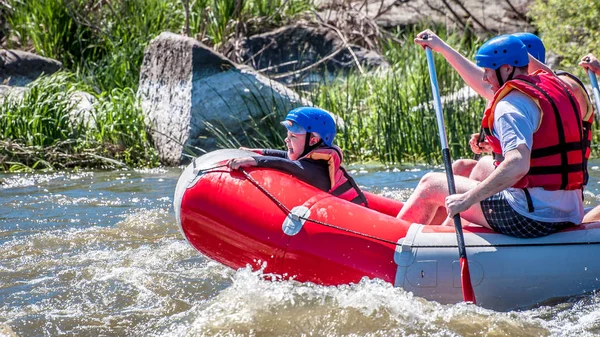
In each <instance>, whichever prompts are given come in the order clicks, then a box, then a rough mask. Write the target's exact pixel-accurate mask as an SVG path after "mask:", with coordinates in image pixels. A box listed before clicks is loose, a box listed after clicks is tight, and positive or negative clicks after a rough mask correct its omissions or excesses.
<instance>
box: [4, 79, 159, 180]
mask: <svg viewBox="0 0 600 337" xmlns="http://www.w3.org/2000/svg"><path fill="white" fill-rule="evenodd" d="M86 89H87V91H88V92H89V91H91V90H90V89H89V88H86V87H85V86H83V85H81V84H78V83H77V82H75V81H74V76H73V74H69V73H62V72H59V73H56V74H54V75H52V76H49V77H41V78H39V79H38V80H37V81H35V82H33V83H32V84H31V85H30V86H29V89H28V90H27V91H25V92H24V93H23V95H22V97H21V96H19V95H12V96H9V97H6V98H5V99H4V101H3V102H2V104H0V130H2V133H1V134H0V143H1V144H2V146H0V158H2V160H0V167H1V168H2V169H4V170H6V171H22V170H27V169H29V168H33V169H53V168H69V167H115V166H156V165H158V156H157V154H156V151H155V150H154V148H153V147H152V144H151V143H150V141H149V139H148V136H147V133H146V126H145V123H144V120H143V118H142V113H141V111H140V108H139V106H138V104H137V100H136V98H135V92H134V91H133V90H131V89H113V90H112V91H111V92H110V93H104V94H101V95H94V96H92V95H90V97H91V99H93V100H96V103H95V104H93V105H89V106H90V108H89V109H87V110H86V109H85V107H84V105H82V106H81V107H78V103H79V102H85V97H84V96H82V95H84V94H85V92H86ZM82 93H83V94H82Z"/></svg>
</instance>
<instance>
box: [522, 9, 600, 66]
mask: <svg viewBox="0 0 600 337" xmlns="http://www.w3.org/2000/svg"><path fill="white" fill-rule="evenodd" d="M529 16H530V17H531V18H532V20H533V24H534V25H535V26H536V27H537V28H538V30H539V32H540V37H541V38H542V39H543V41H544V45H545V46H546V50H550V51H552V52H554V53H556V54H558V55H560V56H563V57H564V59H562V61H561V63H560V65H561V66H562V67H565V68H566V69H567V70H570V71H577V72H578V73H579V74H581V75H583V72H582V71H581V70H576V68H575V66H576V65H577V63H578V62H579V59H581V57H582V56H584V55H586V54H587V53H590V52H594V53H596V54H597V53H598V51H599V50H600V1H598V0H536V1H535V4H534V5H533V7H532V9H531V11H530V12H529Z"/></svg>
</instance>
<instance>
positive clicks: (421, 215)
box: [398, 172, 490, 228]
mask: <svg viewBox="0 0 600 337" xmlns="http://www.w3.org/2000/svg"><path fill="white" fill-rule="evenodd" d="M478 183H479V182H478V181H476V180H472V179H469V178H465V177H461V176H456V177H455V184H456V192H457V193H465V192H467V191H468V190H470V189H472V188H475V186H477V184H478ZM446 196H448V182H447V180H446V174H445V173H439V172H431V173H427V174H426V175H424V176H423V178H421V181H420V182H419V184H418V185H417V187H416V188H415V191H414V192H413V194H412V195H411V196H410V198H408V200H407V201H406V203H405V204H404V207H402V210H400V213H398V218H400V219H402V220H405V221H408V222H413V223H420V224H424V225H430V224H432V220H433V219H434V217H435V215H436V211H437V210H438V208H440V207H442V208H444V209H445V200H446ZM461 216H462V217H463V218H464V219H466V220H467V221H469V222H472V223H476V224H480V225H482V226H484V227H488V228H490V226H489V225H488V223H487V221H486V220H485V217H484V216H483V212H482V211H481V205H480V204H479V203H476V204H474V205H473V206H471V207H470V208H469V209H468V210H466V211H465V212H463V213H461Z"/></svg>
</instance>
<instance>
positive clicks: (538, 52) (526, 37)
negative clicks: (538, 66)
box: [513, 33, 546, 63]
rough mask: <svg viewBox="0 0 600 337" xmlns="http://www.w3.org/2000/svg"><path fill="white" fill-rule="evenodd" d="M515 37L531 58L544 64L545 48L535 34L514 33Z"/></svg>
mask: <svg viewBox="0 0 600 337" xmlns="http://www.w3.org/2000/svg"><path fill="white" fill-rule="evenodd" d="M513 36H516V37H517V38H518V39H519V40H521V42H523V44H524V45H525V46H526V47H527V51H529V54H531V56H533V57H535V58H536V59H537V60H538V61H540V62H542V63H545V62H546V48H545V47H544V43H543V42H542V40H541V39H540V38H539V37H538V36H537V35H535V34H531V33H515V34H513Z"/></svg>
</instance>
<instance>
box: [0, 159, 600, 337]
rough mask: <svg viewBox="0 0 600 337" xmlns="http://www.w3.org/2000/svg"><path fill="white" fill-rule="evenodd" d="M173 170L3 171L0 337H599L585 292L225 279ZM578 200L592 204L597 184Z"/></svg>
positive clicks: (410, 179) (397, 180)
mask: <svg viewBox="0 0 600 337" xmlns="http://www.w3.org/2000/svg"><path fill="white" fill-rule="evenodd" d="M356 170H357V173H356V175H357V182H358V183H359V184H360V185H361V186H365V188H366V189H368V190H371V191H375V192H376V193H380V194H383V195H385V196H387V197H391V198H394V199H397V200H406V198H408V196H409V195H410V193H411V192H412V190H413V189H414V187H415V186H416V183H417V182H418V180H419V179H420V177H422V176H423V175H424V174H425V173H427V172H428V170H426V169H422V168H415V169H414V170H406V169H398V170H394V169H389V170H387V169H386V170H384V171H375V170H372V169H371V168H369V167H366V168H360V167H358V168H356ZM180 173H181V168H178V169H152V170H134V171H131V170H129V171H127V170H121V171H114V172H62V173H48V174H18V175H7V174H6V175H0V182H1V185H0V189H1V190H2V193H0V256H2V258H1V260H0V303H2V305H1V306H0V336H2V334H3V332H4V331H8V330H7V328H5V327H8V328H9V329H12V330H13V331H14V333H15V334H16V335H18V336H59V335H69V336H311V335H312V336H415V337H416V336H436V337H437V336H440V337H441V336H444V337H445V336H519V337H521V336H553V337H554V336H556V337H558V336H598V335H600V297H599V296H598V295H594V294H592V295H588V296H581V297H578V298H574V299H570V300H568V301H565V302H560V303H555V304H552V305H547V306H543V307H539V308H533V309H530V310H524V311H513V312H506V313H502V312H495V311H491V310H486V309H482V308H480V307H477V306H473V305H467V304H456V305H441V304H438V303H436V302H431V301H426V300H424V299H422V298H419V297H415V296H413V295H412V294H411V293H409V292H406V291H404V290H402V289H398V288H393V287H392V286H391V285H390V284H388V283H385V282H383V281H380V280H369V279H363V280H362V281H361V282H360V283H359V284H355V285H345V286H339V287H324V286H318V285H314V284H309V283H299V282H296V281H281V280H279V281H274V282H272V281H270V279H271V275H263V274H262V272H261V271H252V270H251V269H249V268H243V269H241V270H238V271H234V270H231V269H229V268H227V267H224V266H223V265H221V264H219V263H216V262H213V261H210V260H208V259H207V258H205V257H204V256H202V255H201V254H200V253H198V252H197V251H196V250H195V249H193V248H191V246H190V245H189V244H188V243H187V242H186V241H185V240H184V239H183V238H182V237H181V233H180V231H179V228H178V226H177V224H176V223H175V220H174V214H173V209H172V197H173V191H174V188H175V184H176V180H177V178H178V176H179V174H180ZM598 174H600V171H598V170H596V171H594V172H592V176H593V181H592V184H593V185H594V186H598V184H597V181H598V177H595V176H594V175H598ZM586 199H588V200H589V202H590V204H592V205H595V204H597V203H598V201H599V200H600V193H599V192H598V188H597V187H596V188H591V189H590V191H589V192H586Z"/></svg>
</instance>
